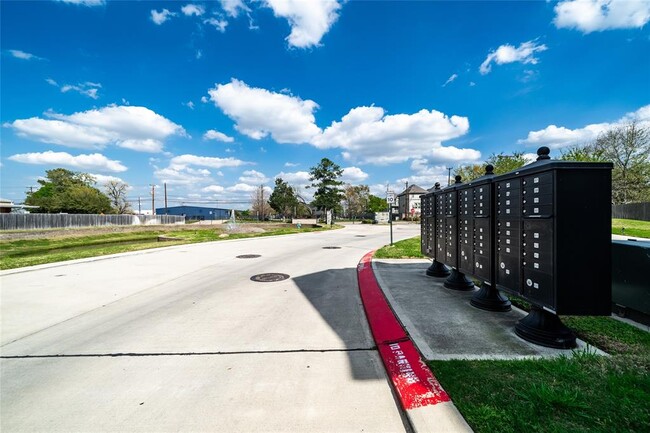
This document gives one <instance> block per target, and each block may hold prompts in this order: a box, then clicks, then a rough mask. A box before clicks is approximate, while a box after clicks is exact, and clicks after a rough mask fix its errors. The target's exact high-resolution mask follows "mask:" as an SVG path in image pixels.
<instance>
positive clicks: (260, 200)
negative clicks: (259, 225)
mask: <svg viewBox="0 0 650 433" xmlns="http://www.w3.org/2000/svg"><path fill="white" fill-rule="evenodd" d="M251 213H252V214H253V215H257V219H258V220H260V221H264V218H267V217H269V216H270V215H271V206H270V205H269V202H268V200H267V199H266V191H264V185H260V186H259V188H256V189H255V191H253V193H252V194H251Z"/></svg>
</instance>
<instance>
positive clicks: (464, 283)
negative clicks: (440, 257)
mask: <svg viewBox="0 0 650 433" xmlns="http://www.w3.org/2000/svg"><path fill="white" fill-rule="evenodd" d="M444 286H445V287H446V288H448V289H453V290H474V283H473V282H472V280H470V279H469V278H467V277H466V276H465V274H463V273H462V272H459V271H458V269H456V268H451V275H449V278H447V280H445V284H444Z"/></svg>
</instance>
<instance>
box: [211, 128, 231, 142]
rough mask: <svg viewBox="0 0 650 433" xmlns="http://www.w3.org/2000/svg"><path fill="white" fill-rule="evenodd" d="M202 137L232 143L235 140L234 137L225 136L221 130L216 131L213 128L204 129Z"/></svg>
mask: <svg viewBox="0 0 650 433" xmlns="http://www.w3.org/2000/svg"><path fill="white" fill-rule="evenodd" d="M203 139H204V140H217V141H223V142H224V143H232V142H233V141H235V139H234V138H232V137H229V136H227V135H226V134H224V133H223V132H219V131H216V130H214V129H210V130H208V131H206V133H205V134H203Z"/></svg>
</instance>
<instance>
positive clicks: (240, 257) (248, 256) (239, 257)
mask: <svg viewBox="0 0 650 433" xmlns="http://www.w3.org/2000/svg"><path fill="white" fill-rule="evenodd" d="M258 257H262V256H261V255H259V254H242V255H240V256H237V258H238V259H256V258H258Z"/></svg>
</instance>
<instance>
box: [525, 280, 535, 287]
mask: <svg viewBox="0 0 650 433" xmlns="http://www.w3.org/2000/svg"><path fill="white" fill-rule="evenodd" d="M526 285H527V286H528V287H530V286H532V285H533V280H531V279H530V278H529V279H527V280H526Z"/></svg>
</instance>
